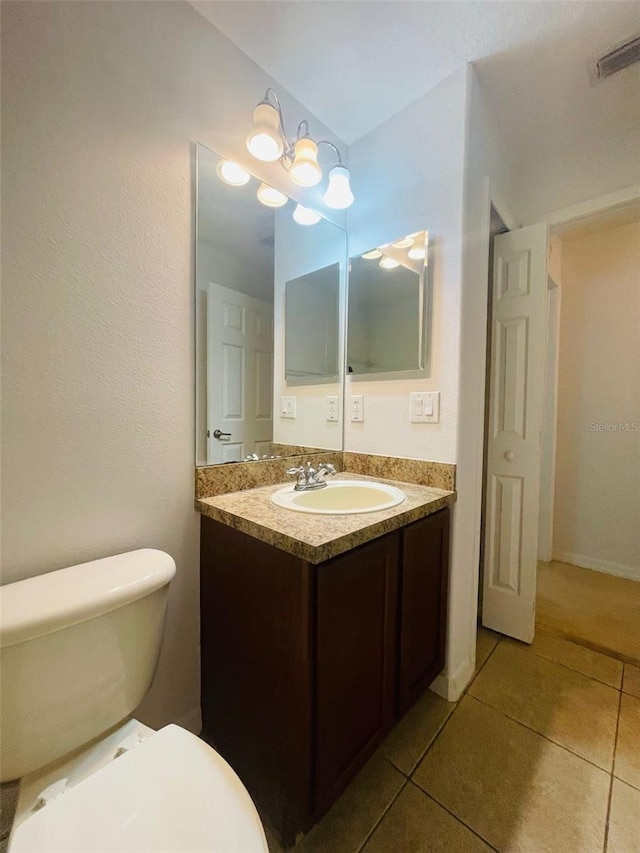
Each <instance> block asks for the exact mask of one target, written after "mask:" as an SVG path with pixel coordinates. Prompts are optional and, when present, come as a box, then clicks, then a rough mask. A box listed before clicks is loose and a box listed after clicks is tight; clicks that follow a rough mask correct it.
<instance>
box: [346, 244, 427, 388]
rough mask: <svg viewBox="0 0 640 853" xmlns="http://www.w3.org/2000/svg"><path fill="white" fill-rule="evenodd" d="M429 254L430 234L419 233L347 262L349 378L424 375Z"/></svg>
mask: <svg viewBox="0 0 640 853" xmlns="http://www.w3.org/2000/svg"><path fill="white" fill-rule="evenodd" d="M428 254H429V252H428V232H427V231H419V232H416V233H415V234H409V235H408V236H406V237H401V238H400V239H398V240H396V241H394V242H393V243H389V244H386V245H384V246H379V247H377V248H375V249H371V250H370V251H368V252H365V253H364V254H363V255H360V256H358V257H354V258H350V260H349V321H348V324H349V328H348V334H347V370H348V372H349V373H350V374H354V375H368V376H374V375H376V376H377V375H378V374H393V373H402V374H403V375H406V372H407V371H412V372H415V371H421V372H424V370H425V368H426V359H427V352H428V348H427V305H428V286H427V285H428V281H427V259H428ZM385 378H391V377H388V376H387V377H385Z"/></svg>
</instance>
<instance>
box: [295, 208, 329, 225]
mask: <svg viewBox="0 0 640 853" xmlns="http://www.w3.org/2000/svg"><path fill="white" fill-rule="evenodd" d="M293 218H294V219H295V221H296V222H297V223H298V225H315V224H316V222H320V219H321V218H322V217H321V216H320V214H319V213H316V212H315V210H311V208H309V207H303V205H301V204H298V205H296V209H295V210H294V211H293Z"/></svg>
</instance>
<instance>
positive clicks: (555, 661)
mask: <svg viewBox="0 0 640 853" xmlns="http://www.w3.org/2000/svg"><path fill="white" fill-rule="evenodd" d="M561 639H562V638H561ZM512 642H519V641H513V640H512ZM509 645H511V642H509ZM574 645H577V644H576V643H574ZM523 646H524V651H529V652H533V654H534V655H535V656H536V657H539V658H541V659H542V660H547V661H549V662H550V663H556V664H557V665H558V666H561V667H563V668H564V669H568V670H569V672H576V673H577V674H578V675H582V676H583V678H590V679H591V681H595V682H597V683H598V684H604V686H605V687H610V688H611V689H612V690H618V691H620V690H622V679H623V677H624V664H622V661H619V660H618V659H617V658H611V657H610V658H609V660H612V661H615V662H616V663H620V664H622V673H621V675H620V687H614V685H613V684H611V683H610V682H608V681H602V680H601V679H600V678H596V677H595V676H594V675H587V674H586V673H585V672H581V671H580V670H579V669H574V668H573V667H572V666H569V664H567V663H562V661H559V660H556V659H555V658H550V657H547V656H546V655H541V654H540V652H537V651H536V650H535V649H534V648H533V645H530V646H528V645H526V644H525V643H519V645H516V648H522V647H523ZM580 648H586V646H581V647H580ZM588 651H593V649H588ZM596 654H602V653H601V652H597V653H596ZM603 657H607V655H603Z"/></svg>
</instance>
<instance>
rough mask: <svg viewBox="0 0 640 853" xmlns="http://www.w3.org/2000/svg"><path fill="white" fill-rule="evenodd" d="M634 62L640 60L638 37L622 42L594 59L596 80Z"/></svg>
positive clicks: (639, 39) (639, 40) (639, 41)
mask: <svg viewBox="0 0 640 853" xmlns="http://www.w3.org/2000/svg"><path fill="white" fill-rule="evenodd" d="M634 62H640V37H638V38H635V39H633V40H632V41H629V42H627V43H626V44H623V45H622V47H618V48H616V50H612V51H611V53H607V55H606V56H601V57H600V59H598V60H596V72H597V77H598V80H603V79H604V78H605V77H611V75H612V74H617V73H618V71H622V69H623V68H628V67H629V66H630V65H633V64H634Z"/></svg>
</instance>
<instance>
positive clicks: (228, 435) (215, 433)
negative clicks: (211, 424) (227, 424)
mask: <svg viewBox="0 0 640 853" xmlns="http://www.w3.org/2000/svg"><path fill="white" fill-rule="evenodd" d="M213 437H214V438H217V439H218V441H221V440H222V439H223V438H231V433H230V432H222V430H221V429H214V431H213Z"/></svg>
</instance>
